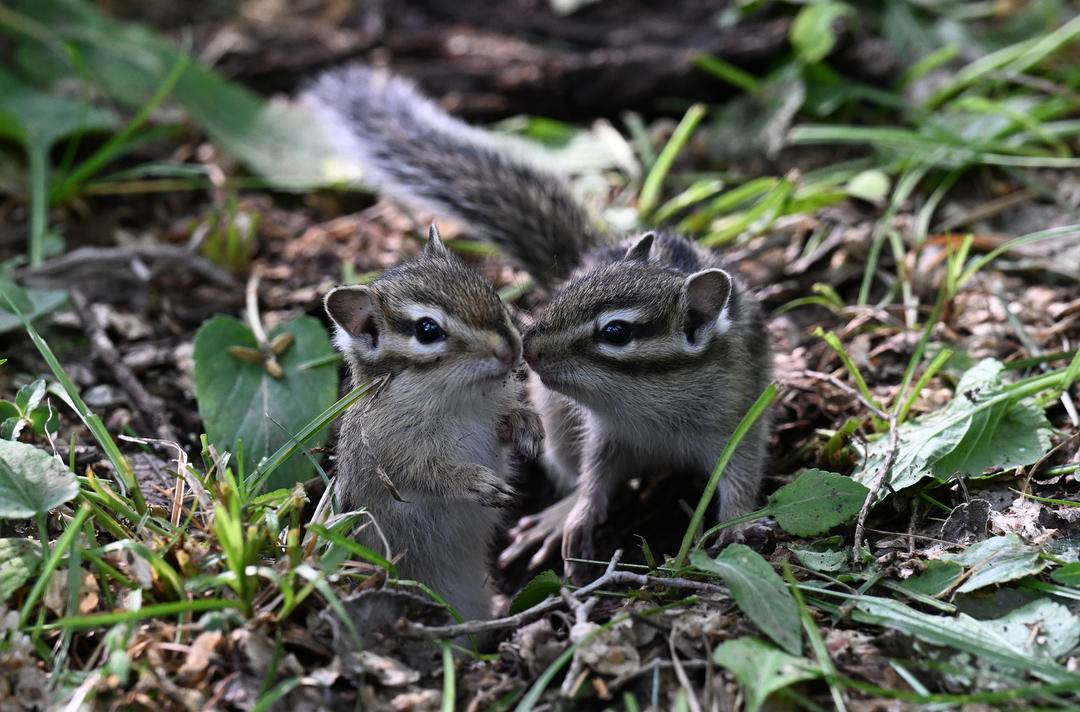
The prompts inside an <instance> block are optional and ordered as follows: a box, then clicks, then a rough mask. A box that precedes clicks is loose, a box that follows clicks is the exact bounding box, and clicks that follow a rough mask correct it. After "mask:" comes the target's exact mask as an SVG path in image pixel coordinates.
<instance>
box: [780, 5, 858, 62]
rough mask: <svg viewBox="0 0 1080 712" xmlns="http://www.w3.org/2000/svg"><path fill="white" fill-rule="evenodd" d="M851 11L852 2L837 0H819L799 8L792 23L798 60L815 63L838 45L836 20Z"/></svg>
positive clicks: (792, 42) (793, 39)
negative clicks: (838, 0)
mask: <svg viewBox="0 0 1080 712" xmlns="http://www.w3.org/2000/svg"><path fill="white" fill-rule="evenodd" d="M851 14H853V10H852V9H851V6H850V5H848V4H847V3H842V2H836V1H835V0H817V2H811V3H810V4H809V5H807V6H806V7H804V8H803V9H802V10H800V11H799V14H798V15H797V16H796V17H795V21H794V22H792V23H791V44H792V45H794V47H795V52H796V54H798V55H799V59H801V60H802V61H804V62H806V63H808V64H813V63H814V62H820V61H821V60H823V59H825V57H827V56H829V53H830V52H832V51H833V47H835V46H836V21H837V20H839V19H840V18H841V17H844V16H846V15H851Z"/></svg>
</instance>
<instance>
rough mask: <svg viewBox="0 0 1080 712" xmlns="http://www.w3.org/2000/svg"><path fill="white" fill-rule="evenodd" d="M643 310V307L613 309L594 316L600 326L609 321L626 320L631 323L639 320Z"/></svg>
mask: <svg viewBox="0 0 1080 712" xmlns="http://www.w3.org/2000/svg"><path fill="white" fill-rule="evenodd" d="M644 313H645V310H643V309H613V310H611V311H606V312H601V313H600V315H599V316H597V317H596V323H597V324H599V325H600V326H603V325H604V324H606V323H608V322H609V321H628V322H630V323H631V324H637V323H639V322H640V321H641V318H642V316H643V315H644Z"/></svg>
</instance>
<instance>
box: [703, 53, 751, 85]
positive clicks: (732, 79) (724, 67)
mask: <svg viewBox="0 0 1080 712" xmlns="http://www.w3.org/2000/svg"><path fill="white" fill-rule="evenodd" d="M694 66H695V67H697V68H698V69H700V70H702V71H705V72H708V73H709V74H711V75H713V76H714V77H716V78H717V79H721V80H723V81H725V82H727V83H728V84H731V85H732V86H736V87H738V88H739V89H742V90H743V91H745V92H747V93H748V94H757V93H758V91H760V89H761V82H760V81H758V79H757V77H755V76H754V75H753V74H750V73H748V72H744V71H743V70H741V69H739V68H738V67H736V66H735V65H734V64H729V63H728V62H725V61H724V60H722V59H720V58H718V57H713V56H712V55H708V54H700V55H698V56H697V57H694Z"/></svg>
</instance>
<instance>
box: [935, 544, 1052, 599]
mask: <svg viewBox="0 0 1080 712" xmlns="http://www.w3.org/2000/svg"><path fill="white" fill-rule="evenodd" d="M941 558H942V559H943V560H945V561H953V562H955V563H957V564H960V565H961V566H965V567H967V568H970V569H971V571H970V572H969V576H968V579H967V581H965V582H964V583H963V585H961V586H960V588H958V589H956V590H957V592H958V593H967V592H969V591H976V590H978V589H980V588H983V587H985V586H990V585H993V584H996V583H1004V582H1005V581H1013V580H1015V579H1018V578H1024V577H1025V576H1031V575H1032V574H1037V573H1039V572H1040V571H1042V570H1043V568H1044V567H1045V566H1046V562H1044V561H1043V560H1042V559H1041V558H1040V555H1039V550H1038V549H1036V548H1035V547H1031V546H1028V545H1027V544H1025V543H1024V542H1023V541H1021V540H1020V537H1019V536H1017V535H1016V534H1006V535H1005V536H996V537H993V538H990V539H986V540H984V541H980V542H978V543H976V544H972V545H971V546H969V547H968V548H967V549H965V550H964V551H962V552H960V553H959V554H944V555H942V557H941Z"/></svg>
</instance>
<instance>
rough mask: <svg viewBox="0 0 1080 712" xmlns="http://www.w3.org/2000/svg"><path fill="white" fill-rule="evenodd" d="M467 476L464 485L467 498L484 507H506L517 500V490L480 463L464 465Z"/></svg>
mask: <svg viewBox="0 0 1080 712" xmlns="http://www.w3.org/2000/svg"><path fill="white" fill-rule="evenodd" d="M462 469H463V470H465V472H464V473H463V474H465V475H466V476H467V477H468V482H469V484H468V485H467V486H466V491H467V492H468V496H469V499H471V500H473V501H474V502H478V503H480V504H482V505H484V506H485V507H492V508H494V509H507V508H509V507H512V506H513V505H514V503H515V502H516V501H517V496H518V493H517V490H515V489H514V488H513V487H511V486H510V485H508V484H507V483H506V482H504V481H503V480H501V479H500V478H499V476H498V475H496V474H495V473H494V472H492V471H491V470H489V469H488V468H486V467H483V466H482V465H465V466H464V467H463V468H462Z"/></svg>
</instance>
